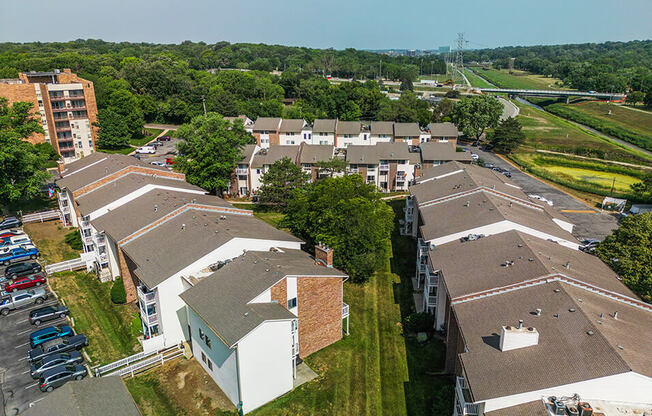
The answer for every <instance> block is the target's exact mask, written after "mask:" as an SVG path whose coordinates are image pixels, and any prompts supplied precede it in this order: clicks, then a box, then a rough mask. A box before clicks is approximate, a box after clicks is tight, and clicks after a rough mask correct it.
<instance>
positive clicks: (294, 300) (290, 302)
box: [288, 298, 297, 309]
mask: <svg viewBox="0 0 652 416" xmlns="http://www.w3.org/2000/svg"><path fill="white" fill-rule="evenodd" d="M296 307H297V298H292V299H288V309H292V308H296Z"/></svg>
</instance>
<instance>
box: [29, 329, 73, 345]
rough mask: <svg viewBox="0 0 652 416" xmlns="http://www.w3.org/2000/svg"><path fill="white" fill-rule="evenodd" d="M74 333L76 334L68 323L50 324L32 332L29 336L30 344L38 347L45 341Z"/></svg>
mask: <svg viewBox="0 0 652 416" xmlns="http://www.w3.org/2000/svg"><path fill="white" fill-rule="evenodd" d="M72 335H74V334H73V332H72V328H71V327H69V326H68V325H64V326H49V327H47V328H43V329H39V330H38V331H34V332H32V333H31V334H30V336H29V344H30V345H31V346H32V348H36V347H37V346H39V345H41V344H43V343H44V342H47V341H51V340H53V339H57V338H63V337H67V336H72Z"/></svg>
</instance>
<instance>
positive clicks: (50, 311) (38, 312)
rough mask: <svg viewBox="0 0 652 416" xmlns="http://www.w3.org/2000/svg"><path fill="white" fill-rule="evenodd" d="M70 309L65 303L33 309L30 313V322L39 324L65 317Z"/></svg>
mask: <svg viewBox="0 0 652 416" xmlns="http://www.w3.org/2000/svg"><path fill="white" fill-rule="evenodd" d="M69 313H70V311H69V310H68V308H66V307H65V306H63V305H55V306H46V307H44V308H39V309H35V310H33V311H31V312H30V313H29V323H30V324H32V325H36V326H39V325H41V323H42V322H47V321H52V320H54V319H59V318H64V317H65V316H66V315H68V314H69Z"/></svg>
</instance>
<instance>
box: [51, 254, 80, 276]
mask: <svg viewBox="0 0 652 416" xmlns="http://www.w3.org/2000/svg"><path fill="white" fill-rule="evenodd" d="M85 268H86V261H85V260H84V259H82V258H81V257H79V258H76V259H72V260H66V261H62V262H60V263H54V264H48V265H46V266H45V272H46V273H48V274H50V273H56V272H63V271H73V270H80V269H85Z"/></svg>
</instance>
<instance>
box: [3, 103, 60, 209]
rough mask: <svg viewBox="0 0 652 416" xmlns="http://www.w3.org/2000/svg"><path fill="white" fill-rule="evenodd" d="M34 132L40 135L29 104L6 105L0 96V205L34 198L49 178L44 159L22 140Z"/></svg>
mask: <svg viewBox="0 0 652 416" xmlns="http://www.w3.org/2000/svg"><path fill="white" fill-rule="evenodd" d="M34 133H43V128H42V127H41V123H40V121H39V120H38V119H37V118H35V117H34V114H33V112H32V103H28V102H16V103H14V104H13V105H9V101H8V100H7V99H6V98H3V97H0V203H1V204H7V203H9V202H15V201H17V200H19V199H27V198H34V197H36V196H38V195H39V193H40V192H41V186H42V185H43V183H44V182H45V180H47V178H48V177H49V174H48V173H47V172H46V171H45V169H44V167H45V161H46V159H47V156H45V155H44V154H43V153H41V152H39V151H38V150H37V149H36V148H35V147H34V145H33V144H31V143H29V142H27V141H25V140H24V139H27V138H28V137H30V136H31V135H32V134H34Z"/></svg>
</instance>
